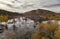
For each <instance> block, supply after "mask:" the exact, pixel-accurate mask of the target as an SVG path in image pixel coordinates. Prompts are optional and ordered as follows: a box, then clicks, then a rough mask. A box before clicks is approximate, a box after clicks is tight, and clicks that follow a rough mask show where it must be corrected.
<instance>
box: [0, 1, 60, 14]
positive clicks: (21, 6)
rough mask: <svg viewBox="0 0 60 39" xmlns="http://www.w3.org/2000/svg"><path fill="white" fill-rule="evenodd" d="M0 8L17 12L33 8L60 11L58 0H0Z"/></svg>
mask: <svg viewBox="0 0 60 39" xmlns="http://www.w3.org/2000/svg"><path fill="white" fill-rule="evenodd" d="M0 9H4V10H8V11H13V12H19V13H21V12H27V11H31V10H34V9H46V10H50V11H54V12H60V0H0Z"/></svg>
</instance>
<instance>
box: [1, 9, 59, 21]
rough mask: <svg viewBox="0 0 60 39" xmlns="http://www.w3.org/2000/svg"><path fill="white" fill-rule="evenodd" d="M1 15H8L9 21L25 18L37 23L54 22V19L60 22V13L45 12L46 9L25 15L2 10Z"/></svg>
mask: <svg viewBox="0 0 60 39" xmlns="http://www.w3.org/2000/svg"><path fill="white" fill-rule="evenodd" d="M1 14H3V15H8V16H9V19H12V18H16V17H20V16H24V17H27V18H30V19H32V20H35V21H39V20H52V19H54V20H55V19H57V20H60V13H55V12H52V11H49V10H44V9H37V10H32V11H28V12H25V13H18V12H10V11H6V10H2V9H0V15H1Z"/></svg>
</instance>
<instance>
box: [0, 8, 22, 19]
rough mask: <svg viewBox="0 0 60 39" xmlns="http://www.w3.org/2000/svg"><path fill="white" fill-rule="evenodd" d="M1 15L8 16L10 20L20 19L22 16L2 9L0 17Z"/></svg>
mask: <svg viewBox="0 0 60 39" xmlns="http://www.w3.org/2000/svg"><path fill="white" fill-rule="evenodd" d="M1 14H2V15H8V16H9V19H12V18H15V17H18V16H22V14H19V13H17V12H10V11H6V10H2V9H0V15H1Z"/></svg>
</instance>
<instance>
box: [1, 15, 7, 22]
mask: <svg viewBox="0 0 60 39" xmlns="http://www.w3.org/2000/svg"><path fill="white" fill-rule="evenodd" d="M7 21H8V15H0V22H7Z"/></svg>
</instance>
